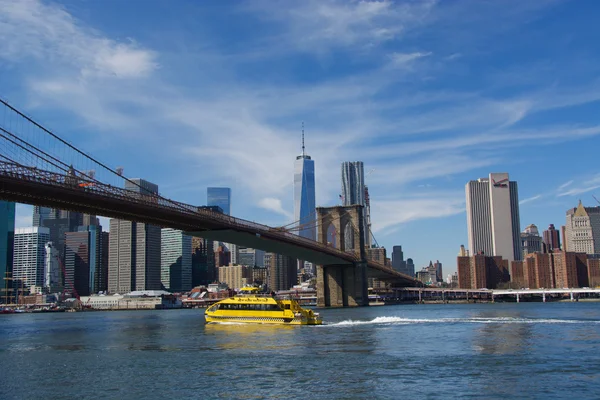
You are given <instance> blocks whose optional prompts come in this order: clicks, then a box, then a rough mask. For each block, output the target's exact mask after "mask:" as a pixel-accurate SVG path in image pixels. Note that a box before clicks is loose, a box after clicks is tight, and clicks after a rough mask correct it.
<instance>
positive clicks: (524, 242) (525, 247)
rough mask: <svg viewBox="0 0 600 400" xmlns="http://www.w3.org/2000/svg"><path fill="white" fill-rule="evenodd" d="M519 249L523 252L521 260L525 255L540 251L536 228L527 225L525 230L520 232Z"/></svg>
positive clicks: (538, 235) (532, 225) (540, 245)
mask: <svg viewBox="0 0 600 400" xmlns="http://www.w3.org/2000/svg"><path fill="white" fill-rule="evenodd" d="M521 249H522V251H523V259H525V256H526V255H527V254H531V253H536V252H541V251H542V238H541V237H540V233H539V231H538V228H537V226H535V225H534V224H530V225H527V228H525V230H524V231H523V232H521Z"/></svg>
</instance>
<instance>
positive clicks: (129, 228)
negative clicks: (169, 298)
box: [108, 219, 161, 293]
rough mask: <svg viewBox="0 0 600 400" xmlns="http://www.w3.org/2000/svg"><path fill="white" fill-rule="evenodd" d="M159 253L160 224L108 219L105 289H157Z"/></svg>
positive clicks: (123, 290) (114, 290) (122, 291)
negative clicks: (106, 285) (108, 237)
mask: <svg viewBox="0 0 600 400" xmlns="http://www.w3.org/2000/svg"><path fill="white" fill-rule="evenodd" d="M160 253H161V229H160V227H158V226H154V225H148V224H144V223H139V222H131V221H124V220H119V219H111V220H110V239H109V262H108V291H109V292H110V293H128V292H131V291H133V290H160V289H161V280H160V277H161V276H160V273H161V254H160Z"/></svg>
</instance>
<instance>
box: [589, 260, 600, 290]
mask: <svg viewBox="0 0 600 400" xmlns="http://www.w3.org/2000/svg"><path fill="white" fill-rule="evenodd" d="M587 267H588V281H589V284H590V285H589V287H591V288H598V287H600V258H588V260H587Z"/></svg>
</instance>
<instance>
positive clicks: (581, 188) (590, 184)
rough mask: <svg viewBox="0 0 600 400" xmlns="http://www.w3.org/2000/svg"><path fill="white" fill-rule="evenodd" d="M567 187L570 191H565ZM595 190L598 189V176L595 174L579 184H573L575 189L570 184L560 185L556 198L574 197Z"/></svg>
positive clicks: (599, 180) (599, 175) (599, 181)
mask: <svg viewBox="0 0 600 400" xmlns="http://www.w3.org/2000/svg"><path fill="white" fill-rule="evenodd" d="M563 186H564V187H563ZM567 187H570V189H568V190H565V189H566V188H567ZM561 188H562V189H563V190H562V191H560V189H561ZM596 189H600V174H597V175H595V176H593V177H591V178H589V179H586V180H584V181H583V182H581V183H577V184H575V187H571V184H569V185H566V184H565V185H562V186H561V187H560V188H559V193H558V195H557V196H558V197H564V196H576V195H579V194H583V193H588V192H591V191H592V190H596Z"/></svg>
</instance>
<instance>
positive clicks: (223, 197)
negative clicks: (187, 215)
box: [206, 187, 231, 215]
mask: <svg viewBox="0 0 600 400" xmlns="http://www.w3.org/2000/svg"><path fill="white" fill-rule="evenodd" d="M206 205H207V206H219V207H221V209H222V210H223V214H226V215H229V214H230V213H231V189H230V188H226V187H209V188H206Z"/></svg>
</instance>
